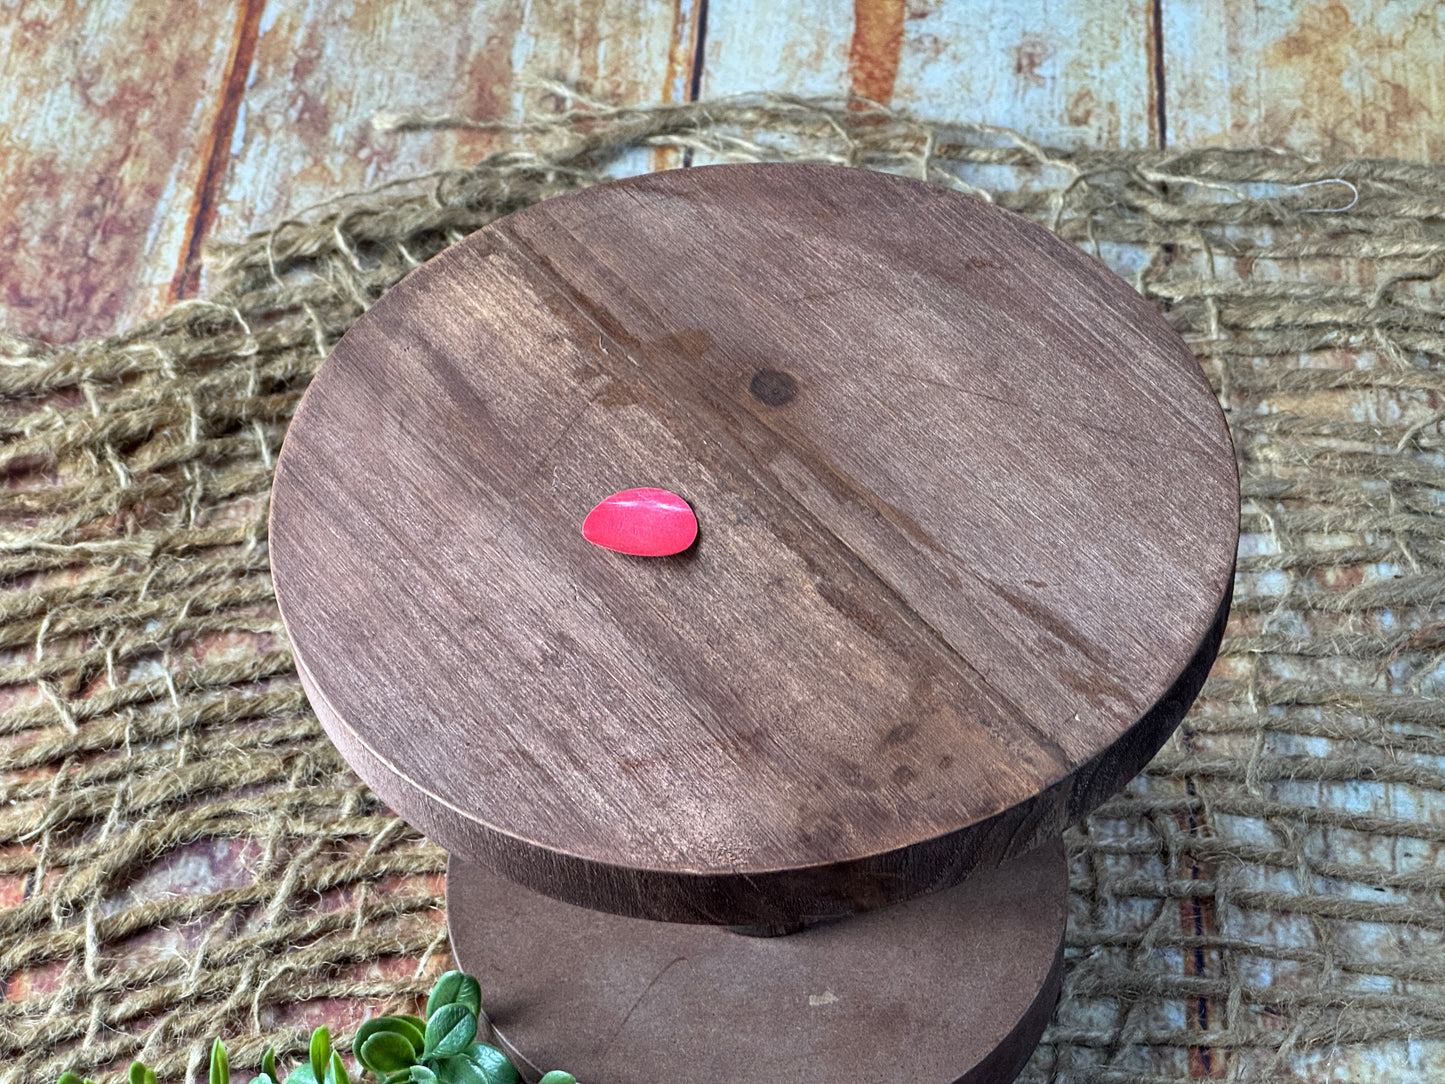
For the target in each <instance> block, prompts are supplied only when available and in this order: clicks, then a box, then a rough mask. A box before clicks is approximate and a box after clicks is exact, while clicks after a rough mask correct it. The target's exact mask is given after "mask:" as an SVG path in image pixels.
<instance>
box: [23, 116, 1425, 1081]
mask: <svg viewBox="0 0 1445 1084" xmlns="http://www.w3.org/2000/svg"><path fill="white" fill-rule="evenodd" d="M568 102H569V103H570V104H568V105H567V107H566V108H567V111H566V112H563V113H561V114H558V115H556V116H553V117H550V118H548V119H544V120H539V121H537V122H535V123H528V124H524V125H520V126H517V127H516V128H515V129H514V130H512V131H511V132H510V139H511V141H512V142H511V145H512V147H513V149H512V150H509V151H507V152H505V153H499V154H496V155H494V156H493V157H490V158H488V159H487V160H486V161H484V162H482V163H481V164H480V165H477V166H476V167H475V168H471V169H458V170H452V171H447V172H442V173H437V174H434V175H432V176H430V177H427V178H423V179H421V180H419V181H416V182H414V183H412V184H409V185H401V186H395V187H392V188H389V189H387V190H383V191H376V192H372V193H368V194H364V195H360V196H353V197H348V198H345V199H341V200H338V201H335V202H334V203H331V204H329V205H327V206H325V207H322V208H320V209H318V210H316V211H315V212H313V213H311V214H309V215H307V216H304V217H302V218H299V219H297V220H295V221H288V222H285V223H282V224H281V225H279V226H277V227H276V228H275V229H274V230H272V231H270V232H269V233H265V234H260V235H257V236H254V237H252V238H250V239H249V240H247V241H245V242H244V243H241V244H236V245H229V246H220V247H218V248H216V250H215V251H214V252H213V253H212V263H211V270H210V275H211V281H212V282H213V283H215V285H214V288H213V289H212V291H211V293H210V294H209V296H208V297H207V298H206V299H205V300H202V301H193V302H187V303H185V304H182V305H179V306H177V307H176V308H175V309H173V310H172V311H171V312H170V313H168V314H167V315H166V316H165V317H163V318H162V319H160V320H157V321H155V322H153V323H150V324H147V325H145V326H143V327H140V328H137V329H135V330H133V331H130V332H127V333H125V334H122V335H117V336H115V337H113V338H110V339H105V340H99V341H91V342H84V343H79V344H75V345H72V346H60V347H48V346H40V345H36V344H27V343H21V342H15V341H4V342H3V343H0V389H3V395H4V402H5V411H4V415H3V422H0V425H3V429H4V432H3V451H0V455H3V459H4V463H5V466H6V469H7V472H8V484H7V486H6V488H5V489H4V490H3V495H0V501H3V508H4V512H3V523H0V572H3V576H4V590H3V593H0V613H3V621H0V637H3V650H4V656H3V658H0V686H3V691H0V695H3V705H0V706H3V714H0V740H3V742H4V745H3V757H4V772H3V776H0V788H3V789H0V794H3V801H0V834H3V847H0V902H3V904H4V907H3V910H0V977H3V981H4V995H5V996H4V1000H3V1001H0V1084H20V1082H37V1081H48V1080H50V1079H53V1078H54V1077H55V1075H56V1074H57V1073H58V1071H59V1070H61V1069H62V1068H67V1067H73V1068H76V1069H79V1070H81V1071H85V1072H91V1071H95V1070H97V1069H100V1068H102V1067H105V1066H113V1067H114V1066H119V1065H121V1064H123V1063H124V1062H125V1061H127V1060H128V1059H130V1058H131V1057H136V1056H139V1057H143V1058H145V1059H146V1060H148V1061H149V1062H151V1063H152V1064H153V1065H155V1066H156V1067H157V1068H159V1069H161V1070H162V1072H163V1073H164V1074H169V1076H170V1078H171V1079H179V1078H180V1074H181V1073H183V1072H184V1071H186V1070H190V1071H191V1072H193V1073H194V1072H195V1071H196V1070H197V1069H198V1068H199V1066H200V1065H201V1061H202V1058H203V1055H204V1051H205V1046H206V1044H207V1042H208V1041H209V1039H210V1037H211V1036H213V1035H215V1034H223V1035H225V1036H227V1037H228V1038H230V1039H231V1040H232V1041H231V1043H230V1045H231V1052H232V1057H231V1061H232V1064H233V1065H236V1066H238V1067H241V1068H243V1069H244V1070H245V1071H246V1076H249V1073H250V1071H252V1070H253V1068H254V1066H255V1064H256V1062H257V1060H258V1058H259V1055H260V1053H261V1050H262V1048H263V1047H264V1046H265V1045H266V1044H268V1043H275V1044H276V1045H277V1046H278V1047H280V1048H281V1049H282V1050H283V1051H285V1052H286V1053H287V1054H290V1055H294V1054H297V1053H299V1052H300V1050H301V1043H302V1036H303V1029H304V1027H305V1026H306V1025H308V1024H310V1023H317V1022H321V1021H329V1022H331V1023H332V1024H333V1025H334V1030H336V1031H339V1032H341V1033H342V1034H343V1035H349V1033H350V1031H351V1028H352V1027H353V1026H354V1024H355V1023H356V1022H357V1021H358V1020H360V1019H361V1018H362V1017H363V1016H364V1015H365V1014H366V1013H367V1012H370V1011H374V1010H376V1009H378V1008H386V1009H400V1008H405V1007H407V1006H408V1005H411V1004H413V1002H414V999H415V998H416V996H417V995H418V994H420V993H421V992H422V991H424V989H425V988H426V987H427V986H428V985H429V980H430V977H431V976H432V975H434V974H435V972H436V971H437V970H439V969H440V968H441V967H443V966H444V964H445V962H446V960H447V955H448V948H447V944H446V940H445V935H444V927H443V925H442V924H441V920H440V916H441V905H442V895H441V893H442V880H441V873H442V870H443V867H444V861H445V857H444V855H443V854H442V853H441V851H440V850H439V849H438V848H436V847H435V846H433V845H431V844H429V843H427V842H426V841H425V840H422V839H420V838H419V837H418V836H417V834H416V833H415V832H413V831H412V830H411V829H410V828H408V827H406V826H405V825H403V824H402V823H400V822H399V821H398V820H396V819H395V818H394V817H393V816H392V815H391V814H389V813H388V811H387V810H386V809H385V808H384V807H382V805H381V804H380V803H379V802H378V801H377V800H376V798H375V797H373V796H372V795H371V794H370V792H369V791H367V790H366V788H364V787H362V786H361V785H360V784H359V783H358V782H357V780H356V779H355V777H354V776H352V775H351V774H350V773H349V772H348V771H347V769H346V766H345V764H344V763H343V762H342V761H341V759H340V757H339V756H338V755H337V753H336V752H335V750H333V749H332V747H331V746H330V744H329V743H328V742H327V741H326V739H325V737H324V736H323V734H322V732H321V730H320V728H319V727H318V725H317V723H316V719H315V717H314V716H313V715H312V714H311V712H310V711H309V709H308V708H307V705H306V700H305V698H304V697H303V695H302V693H301V690H300V688H299V687H298V685H297V683H296V677H295V668H294V663H293V660H292V657H291V654H290V652H289V650H288V647H287V644H286V639H285V636H284V633H283V630H282V628H281V626H280V624H279V622H278V620H277V614H276V609H275V602H274V598H273V596H272V590H271V581H270V578H269V576H268V570H267V548H266V531H265V522H266V518H265V517H266V507H267V497H268V492H269V487H270V484H271V470H272V466H273V464H274V463H275V459H276V453H277V450H278V449H279V447H280V444H281V439H282V436H283V434H284V432H285V428H286V423H287V420H288V419H289V418H290V417H291V415H292V412H293V411H294V410H295V407H296V403H297V399H298V397H299V396H300V394H301V392H302V390H303V389H304V388H305V386H306V383H307V381H308V380H309V379H310V378H311V377H312V375H313V374H314V373H315V372H316V370H317V367H318V366H319V365H320V364H321V362H322V360H323V358H324V357H325V356H326V352H327V350H328V349H329V348H330V347H331V346H332V344H334V343H335V342H336V340H337V338H338V337H339V336H340V335H341V334H342V332H344V331H345V330H346V328H347V327H348V326H349V325H350V324H351V323H352V321H354V320H355V319H356V318H357V317H358V316H359V315H360V314H361V313H362V312H364V311H365V310H366V308H367V306H369V305H370V304H371V303H372V302H374V301H375V300H376V298H377V297H378V296H379V295H380V294H381V293H382V292H383V291H384V290H385V289H386V288H387V287H388V286H390V285H391V284H392V283H394V282H396V281H397V280H398V279H399V278H400V277H401V276H402V275H404V274H405V273H406V272H407V271H408V270H409V269H411V268H412V267H414V266H416V265H417V264H418V263H420V262H421V261H423V260H425V259H427V258H428V257H430V256H432V255H434V254H435V253H437V252H438V251H440V250H441V249H443V248H444V247H446V246H447V245H449V244H451V243H453V242H455V241H457V240H459V239H461V238H462V237H463V236H465V235H466V234H467V233H469V232H470V231H472V230H474V229H476V228H477V227H479V226H481V225H483V224H484V223H487V222H490V221H492V220H493V219H495V218H497V217H498V216H500V215H503V214H506V213H507V212H509V211H513V210H515V209H517V208H519V207H524V206H526V205H528V204H531V203H533V202H535V201H537V200H540V199H544V198H546V197H548V196H552V195H556V194H558V193H561V192H566V191H569V190H573V189H577V188H581V187H583V186H586V185H589V184H592V183H594V182H596V181H598V180H599V179H601V178H602V177H603V175H604V174H605V173H606V172H607V171H608V170H609V169H613V170H615V169H618V168H628V164H629V163H636V164H638V165H639V166H640V165H641V164H643V163H645V162H646V160H647V159H646V155H647V154H648V153H649V151H648V150H646V149H647V148H652V149H656V148H672V149H674V151H675V152H676V155H677V156H678V157H679V158H681V157H684V156H685V157H686V158H687V159H688V160H690V161H692V162H694V163H702V162H718V161H754V160H759V159H792V160H807V161H826V162H837V163H842V164H846V165H852V166H859V167H864V168H873V169H886V170H892V171H896V172H900V173H906V174H909V175H912V176H915V177H919V178H922V179H925V180H928V181H932V182H934V183H937V184H942V185H949V186H953V187H956V188H963V189H966V190H968V191H972V192H975V193H977V194H979V195H982V196H983V197H985V198H989V199H993V200H996V201H997V202H999V203H1000V204H1003V205H1004V206H1007V207H1011V208H1014V209H1016V210H1018V211H1021V212H1022V213H1024V214H1026V215H1029V216H1031V217H1033V218H1035V219H1037V220H1039V221H1042V222H1043V223H1045V224H1046V225H1048V226H1049V227H1051V228H1052V229H1055V230H1057V231H1058V232H1059V233H1061V234H1062V235H1063V236H1064V237H1066V238H1068V239H1070V240H1072V241H1075V242H1077V243H1078V244H1080V245H1082V246H1084V247H1085V248H1086V249H1087V250H1089V251H1092V252H1094V253H1097V254H1098V255H1099V256H1100V257H1101V258H1103V259H1105V260H1106V261H1107V262H1109V263H1110V264H1111V265H1112V266H1114V267H1115V268H1116V269H1119V270H1120V272H1121V273H1122V274H1124V275H1125V276H1126V277H1127V278H1128V279H1129V280H1130V281H1131V282H1133V283H1134V284H1135V285H1136V286H1137V287H1138V289H1140V290H1141V291H1142V292H1143V293H1144V294H1145V295H1146V296H1147V297H1149V298H1150V299H1151V300H1153V301H1154V302H1155V303H1156V304H1157V305H1158V306H1159V308H1160V309H1161V310H1162V311H1163V312H1164V313H1165V315H1166V316H1167V317H1168V318H1169V319H1170V320H1171V321H1172V322H1173V323H1174V325H1175V326H1176V327H1177V328H1178V329H1179V330H1180V332H1181V333H1182V334H1183V335H1184V336H1185V338H1186V339H1187V340H1188V341H1189V342H1190V343H1191V344H1192V346H1193V348H1194V349H1195V350H1196V351H1197V353H1198V355H1199V358H1200V360H1201V362H1202V363H1203V365H1204V367H1205V369H1206V371H1207V372H1208V374H1209V376H1210V378H1211V379H1212V380H1213V382H1214V384H1215V386H1216V388H1217V389H1218V391H1219V393H1220V396H1221V399H1222V401H1223V402H1224V403H1225V405H1226V406H1227V408H1228V411H1229V418H1230V422H1231V425H1232V426H1233V430H1234V438H1235V441H1236V443H1237V446H1238V450H1239V456H1240V466H1241V470H1242V476H1243V491H1244V506H1243V527H1244V538H1243V542H1242V547H1241V554H1240V564H1239V583H1238V588H1237V592H1236V597H1235V609H1234V614H1233V620H1232V622H1231V624H1230V629H1229V634H1228V636H1227V638H1226V640H1225V643H1224V648H1223V652H1222V655H1221V658H1220V661H1219V663H1218V665H1217V666H1216V668H1215V671H1214V674H1213V676H1212V677H1211V678H1210V680H1209V683H1208V685H1207V687H1206V689H1205V692H1204V696H1203V698H1202V700H1201V702H1200V704H1199V705H1198V706H1197V707H1196V709H1195V710H1194V712H1193V713H1192V714H1191V715H1190V717H1189V718H1188V720H1187V721H1186V723H1185V725H1184V726H1183V728H1182V729H1181V731H1180V733H1179V734H1178V735H1177V736H1176V738H1175V739H1174V740H1173V741H1172V742H1171V743H1170V744H1169V746H1168V747H1167V748H1166V749H1165V750H1164V752H1163V753H1162V754H1161V755H1160V756H1159V758H1158V759H1157V760H1156V761H1155V762H1154V763H1153V764H1152V765H1151V766H1150V767H1149V769H1148V770H1147V771H1146V772H1145V773H1144V774H1142V775H1141V776H1140V777H1139V778H1138V779H1137V780H1135V781H1134V783H1133V784H1131V785H1130V787H1129V788H1128V789H1127V791H1126V792H1125V793H1123V794H1122V795H1120V796H1118V797H1117V798H1115V799H1114V800H1112V801H1110V802H1109V803H1108V804H1107V805H1106V806H1105V807H1104V808H1103V809H1101V810H1100V811H1099V812H1098V813H1097V814H1096V815H1094V816H1093V817H1091V818H1090V819H1089V821H1088V822H1087V823H1086V824H1084V825H1082V826H1080V827H1079V828H1078V829H1076V830H1075V831H1073V832H1072V833H1071V834H1070V836H1069V839H1068V841H1069V849H1070V854H1071V861H1072V867H1071V878H1072V880H1071V883H1072V915H1071V922H1070V926H1069V932H1068V976H1067V979H1066V982H1065V988H1064V996H1063V1000H1062V1002H1061V1004H1060V1006H1059V1009H1058V1012H1057V1014H1056V1015H1055V1018H1054V1021H1053V1023H1052V1025H1051V1026H1050V1028H1049V1030H1048V1032H1047V1035H1046V1037H1045V1040H1044V1043H1043V1045H1042V1046H1041V1047H1040V1049H1039V1051H1038V1053H1037V1054H1036V1055H1035V1057H1034V1060H1033V1061H1032V1063H1031V1064H1030V1066H1029V1069H1028V1070H1027V1073H1026V1077H1025V1079H1029V1080H1046V1079H1058V1080H1070V1081H1104V1082H1119V1084H1124V1082H1130V1084H1134V1082H1138V1084H1146V1082H1154V1081H1173V1080H1182V1079H1186V1078H1193V1077H1222V1078H1225V1079H1233V1080H1321V1081H1323V1080H1331V1081H1343V1080H1359V1081H1410V1080H1426V1079H1437V1080H1438V1079H1445V858H1442V845H1445V797H1442V792H1445V710H1442V705H1441V703H1440V700H1439V692H1440V686H1441V681H1442V659H1445V609H1442V605H1441V603H1442V598H1445V516H1442V515H1441V511H1442V509H1441V493H1442V483H1445V458H1442V454H1445V440H1442V435H1441V421H1442V417H1445V414H1442V411H1445V406H1442V395H1445V311H1442V304H1441V290H1440V275H1441V272H1442V268H1445V168H1438V167H1430V166H1425V165H1411V164H1405V163H1400V162H1386V161H1346V162H1335V163H1330V164H1320V163H1316V162H1312V161H1308V160H1306V159H1303V158H1299V157H1295V156H1292V155H1288V154H1282V153H1276V152H1270V151H1250V152H1228V151H1194V152H1184V153H1178V152H1152V151H1111V152H1098V151H1077V152H1061V151H1057V150H1051V149H1048V148H1044V147H1040V146H1038V145H1036V144H1033V143H1031V142H1029V141H1028V140H1026V139H1023V138H1021V137H1020V136H1018V135H1016V134H1014V133H1011V132H1006V131H1001V130H998V129H993V128H989V127H986V126H982V125H969V124H951V125H950V124H941V125H933V124H924V123H920V122H917V121H914V120H911V119H908V118H905V117H902V116H898V115H894V114H889V113H886V112H884V111H881V110H877V109H873V108H871V107H868V106H866V105H862V104H859V103H852V104H848V103H833V104H831V105H829V104H824V103H816V102H803V101H793V100H787V99H780V98H753V99H735V100H728V101H721V102H712V103H701V104H693V105H686V106H678V107H670V108H655V109H613V108H608V107H606V106H603V105H600V104H598V103H595V102H584V101H580V100H578V99H576V98H571V99H568ZM386 123H388V124H390V125H391V126H393V127H399V128H408V127H436V126H444V125H472V124H474V123H475V122H472V121H469V120H467V119H466V118H458V117H400V118H397V117H393V118H387V120H386ZM899 981H900V982H906V981H907V976H899ZM557 1026H558V1027H559V1028H565V1027H566V1026H567V1022H566V1021H561V1020H559V1021H558V1025H557ZM877 1038H878V1041H879V1042H880V1043H887V1042H889V1037H888V1036H887V1035H886V1034H882V1033H880V1034H879V1035H878V1037H877ZM904 1055H905V1052H901V1051H900V1059H903V1058H904ZM244 1078H245V1077H243V1079H244Z"/></svg>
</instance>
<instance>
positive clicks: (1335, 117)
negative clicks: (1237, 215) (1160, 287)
mask: <svg viewBox="0 0 1445 1084" xmlns="http://www.w3.org/2000/svg"><path fill="white" fill-rule="evenodd" d="M1162 10H1163V16H1164V18H1163V27H1162V31H1163V42H1164V58H1165V86H1166V88H1167V91H1166V93H1167V102H1168V115H1169V117H1170V133H1169V135H1170V141H1171V143H1173V144H1175V145H1180V146H1198V145H1204V146H1226V147H1254V146H1275V147H1290V148H1293V149H1295V150H1300V151H1305V152H1308V153H1315V154H1328V155H1331V156H1349V155H1362V154H1363V155H1381V156H1385V157H1403V158H1420V159H1424V160H1427V161H1439V160H1440V159H1441V158H1442V157H1445V77H1442V65H1441V58H1442V57H1445V6H1442V5H1441V4H1439V3H1437V2H1435V0H1392V2H1390V3H1388V4H1345V3H1341V2H1339V0H1288V2H1281V0H1274V2H1270V3H1257V2H1254V0H1227V2H1225V3H1207V2H1204V0H1187V2H1185V0H1166V2H1165V3H1164V5H1163V9H1162Z"/></svg>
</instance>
